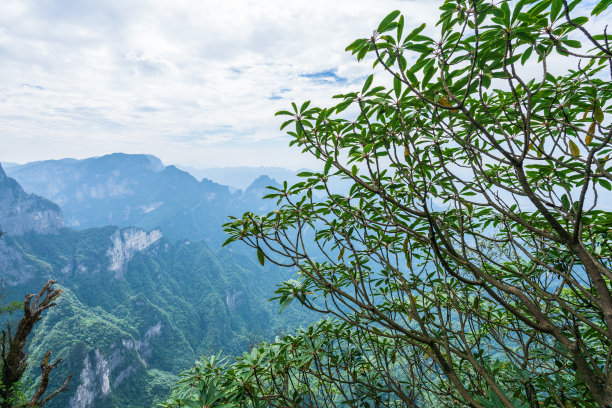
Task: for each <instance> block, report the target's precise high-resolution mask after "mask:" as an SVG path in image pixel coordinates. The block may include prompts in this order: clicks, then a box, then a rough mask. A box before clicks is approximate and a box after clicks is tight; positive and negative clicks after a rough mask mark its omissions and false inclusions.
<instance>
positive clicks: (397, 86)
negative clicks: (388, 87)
mask: <svg viewBox="0 0 612 408" xmlns="http://www.w3.org/2000/svg"><path fill="white" fill-rule="evenodd" d="M393 90H394V91H395V97H396V98H398V99H399V97H400V95H401V94H402V81H401V80H400V79H399V77H397V76H394V77H393Z"/></svg>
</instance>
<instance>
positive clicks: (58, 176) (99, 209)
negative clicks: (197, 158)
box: [6, 153, 279, 247]
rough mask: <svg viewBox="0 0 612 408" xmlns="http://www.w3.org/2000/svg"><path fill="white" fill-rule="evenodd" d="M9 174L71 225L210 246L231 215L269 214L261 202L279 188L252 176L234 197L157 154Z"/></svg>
mask: <svg viewBox="0 0 612 408" xmlns="http://www.w3.org/2000/svg"><path fill="white" fill-rule="evenodd" d="M6 173H7V174H8V175H9V176H10V177H13V178H15V179H16V180H17V181H18V182H19V183H20V184H21V185H22V186H23V188H24V189H25V190H26V191H27V192H29V193H35V194H38V195H40V196H42V197H45V198H47V199H49V200H51V201H53V202H55V203H57V204H58V205H59V206H60V207H61V209H62V212H63V215H64V217H65V223H66V226H69V227H72V228H77V229H83V228H90V227H99V226H104V225H116V226H119V227H127V226H137V227H140V228H144V229H147V230H149V229H153V228H159V229H160V230H161V231H162V233H163V234H164V236H166V237H168V238H170V239H181V238H187V239H193V240H204V241H205V242H206V243H208V244H209V245H211V246H213V247H217V246H219V244H220V243H222V242H223V241H224V238H225V236H224V234H223V231H222V228H221V225H222V224H223V223H225V222H227V217H228V216H230V215H234V216H239V215H242V213H244V212H245V211H247V210H249V211H256V212H257V211H259V212H267V211H269V210H270V208H271V207H270V203H268V202H265V201H262V200H261V197H263V196H264V195H265V194H267V190H266V187H267V186H279V184H278V183H277V182H276V181H275V180H273V179H271V178H270V177H268V176H266V175H256V176H254V174H255V173H253V172H251V173H250V174H251V176H252V177H254V178H255V179H254V180H253V181H252V182H251V183H250V185H249V186H248V187H247V188H246V189H245V190H244V191H243V190H238V191H233V192H232V191H231V190H230V188H229V187H228V186H226V185H221V184H218V183H215V182H212V181H210V180H209V179H203V180H202V181H198V180H197V179H196V178H195V177H193V176H192V175H191V174H189V173H187V172H185V171H183V170H179V169H178V168H177V167H175V166H164V164H163V163H162V162H161V161H160V160H159V159H158V158H157V157H155V156H150V155H129V154H122V153H116V154H110V155H106V156H102V157H95V158H89V159H84V160H76V159H63V160H46V161H39V162H32V163H27V164H23V165H14V166H11V167H8V168H6ZM230 173H232V174H233V175H237V174H242V173H241V171H236V172H230ZM232 177H233V176H232Z"/></svg>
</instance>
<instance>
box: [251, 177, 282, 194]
mask: <svg viewBox="0 0 612 408" xmlns="http://www.w3.org/2000/svg"><path fill="white" fill-rule="evenodd" d="M268 186H273V187H278V186H280V184H278V182H277V181H276V180H274V179H273V178H271V177H270V176H268V175H265V174H263V175H261V176H259V177H257V178H256V179H255V180H254V181H253V182H252V183H251V185H250V186H249V187H248V188H247V190H251V189H254V188H257V189H259V188H266V187H268Z"/></svg>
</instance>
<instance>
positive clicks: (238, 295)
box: [225, 290, 244, 312]
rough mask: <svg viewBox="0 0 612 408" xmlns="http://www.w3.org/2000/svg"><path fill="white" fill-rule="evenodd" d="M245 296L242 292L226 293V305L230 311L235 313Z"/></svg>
mask: <svg viewBox="0 0 612 408" xmlns="http://www.w3.org/2000/svg"><path fill="white" fill-rule="evenodd" d="M243 294H244V292H243V291H241V290H232V291H231V292H229V291H228V292H225V305H226V306H227V308H228V309H229V310H231V311H232V312H235V311H236V309H237V308H238V306H240V304H241V303H242V295H243Z"/></svg>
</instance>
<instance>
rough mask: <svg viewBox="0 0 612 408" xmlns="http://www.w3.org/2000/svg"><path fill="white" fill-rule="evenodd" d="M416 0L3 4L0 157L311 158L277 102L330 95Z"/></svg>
mask: <svg viewBox="0 0 612 408" xmlns="http://www.w3.org/2000/svg"><path fill="white" fill-rule="evenodd" d="M435 4H436V2H431V1H425V0H416V1H399V0H331V1H330V0H308V1H291V0H265V1H252V0H226V1H215V0H2V1H1V2H0V129H1V132H2V133H1V137H0V160H2V161H11V162H19V163H24V162H27V161H33V160H42V159H51V158H63V157H77V158H83V157H90V156H99V155H103V154H106V153H111V152H126V153H150V154H154V155H156V156H158V157H160V158H161V159H162V160H163V161H164V162H165V163H167V164H183V165H191V166H195V167H200V168H205V167H215V166H241V165H251V166H252V165H276V166H284V167H288V168H294V169H295V168H298V167H304V166H308V164H309V163H312V162H310V161H309V159H308V158H306V157H304V156H301V155H300V154H299V152H297V151H295V150H292V149H289V148H288V146H287V144H288V141H289V139H288V138H287V137H286V136H284V134H283V133H282V132H281V131H280V130H279V125H280V119H279V118H277V117H275V116H274V112H276V111H277V110H279V109H285V108H286V107H287V106H288V105H289V104H290V102H291V101H296V102H301V101H304V100H313V103H317V104H320V105H329V104H331V103H332V102H331V99H330V98H331V96H332V95H334V94H337V93H341V92H343V91H347V90H349V89H350V90H355V89H357V88H358V87H360V86H361V83H362V82H363V79H364V77H365V76H366V75H369V73H370V71H371V64H367V63H357V62H356V61H355V59H354V57H353V56H351V55H350V54H349V53H346V52H344V48H345V47H346V46H347V45H348V44H349V43H351V42H352V41H353V40H354V39H356V38H360V37H366V36H368V35H369V34H370V33H371V32H372V30H373V29H375V28H376V26H377V25H378V23H379V22H380V20H381V19H382V18H383V17H384V16H385V15H386V14H387V13H388V12H390V11H392V10H394V9H399V10H401V11H403V12H404V14H406V17H407V19H408V25H409V26H410V25H414V26H416V25H418V24H420V23H421V22H434V21H435V19H436V16H437V9H436V7H435Z"/></svg>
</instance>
